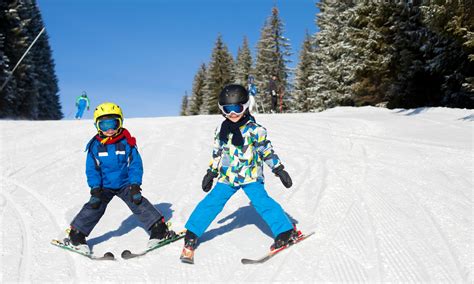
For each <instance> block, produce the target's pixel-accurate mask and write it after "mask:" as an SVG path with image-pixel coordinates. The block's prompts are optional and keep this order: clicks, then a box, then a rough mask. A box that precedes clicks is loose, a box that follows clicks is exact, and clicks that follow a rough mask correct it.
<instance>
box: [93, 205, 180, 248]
mask: <svg viewBox="0 0 474 284" xmlns="http://www.w3.org/2000/svg"><path fill="white" fill-rule="evenodd" d="M154 207H155V208H156V209H158V211H160V212H161V213H162V214H163V216H164V217H165V220H170V219H171V217H172V216H173V210H172V209H171V207H172V204H170V203H160V204H155V205H154ZM137 227H140V228H142V229H143V230H145V231H146V232H148V228H145V227H143V225H142V224H141V223H140V222H139V221H138V219H137V218H136V217H135V216H134V215H133V214H131V215H130V216H128V217H127V219H125V220H123V221H122V223H121V224H120V227H118V228H117V229H116V230H114V231H110V232H107V233H105V234H103V235H101V236H97V237H95V238H92V239H89V240H87V244H88V245H89V247H90V248H91V249H92V248H93V247H94V246H95V245H97V244H100V243H102V242H105V241H107V240H110V239H111V238H114V237H119V236H123V235H125V234H127V233H129V232H130V231H132V230H133V229H135V228H137Z"/></svg>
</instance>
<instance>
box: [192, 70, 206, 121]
mask: <svg viewBox="0 0 474 284" xmlns="http://www.w3.org/2000/svg"><path fill="white" fill-rule="evenodd" d="M205 88H206V64H204V63H203V64H201V67H200V68H199V70H198V72H197V73H196V75H195V76H194V82H193V92H192V94H191V98H190V101H189V115H197V114H200V112H199V110H200V108H201V105H202V104H203V98H204V96H205Z"/></svg>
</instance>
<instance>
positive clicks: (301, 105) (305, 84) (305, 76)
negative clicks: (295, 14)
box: [293, 32, 315, 112]
mask: <svg viewBox="0 0 474 284" xmlns="http://www.w3.org/2000/svg"><path fill="white" fill-rule="evenodd" d="M313 55H314V46H313V44H312V40H311V36H310V35H309V34H308V32H306V36H305V39H304V41H303V45H302V47H301V51H300V56H299V62H298V66H297V67H296V74H295V90H294V95H293V96H294V109H295V110H296V111H302V112H308V111H311V110H313V109H314V98H315V95H314V94H312V93H311V86H312V85H311V81H310V79H309V78H310V76H311V75H312V74H313V73H314V59H313Z"/></svg>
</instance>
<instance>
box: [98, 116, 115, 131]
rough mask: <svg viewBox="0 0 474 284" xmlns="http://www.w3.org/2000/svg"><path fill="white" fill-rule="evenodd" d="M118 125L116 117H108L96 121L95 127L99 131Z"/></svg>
mask: <svg viewBox="0 0 474 284" xmlns="http://www.w3.org/2000/svg"><path fill="white" fill-rule="evenodd" d="M119 126H120V121H119V119H118V118H110V119H103V120H99V122H98V123H97V128H99V130H100V131H107V130H110V129H113V130H117V129H118V128H119Z"/></svg>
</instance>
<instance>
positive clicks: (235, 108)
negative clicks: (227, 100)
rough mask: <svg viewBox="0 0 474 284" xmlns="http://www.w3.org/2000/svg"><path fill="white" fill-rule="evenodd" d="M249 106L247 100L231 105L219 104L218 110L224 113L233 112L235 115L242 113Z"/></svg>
mask: <svg viewBox="0 0 474 284" xmlns="http://www.w3.org/2000/svg"><path fill="white" fill-rule="evenodd" d="M248 107H249V102H246V103H245V104H231V105H223V106H221V105H219V108H220V110H221V111H222V112H223V113H224V114H225V115H229V114H231V113H235V114H236V115H240V114H242V113H244V111H245V110H247V108H248Z"/></svg>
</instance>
